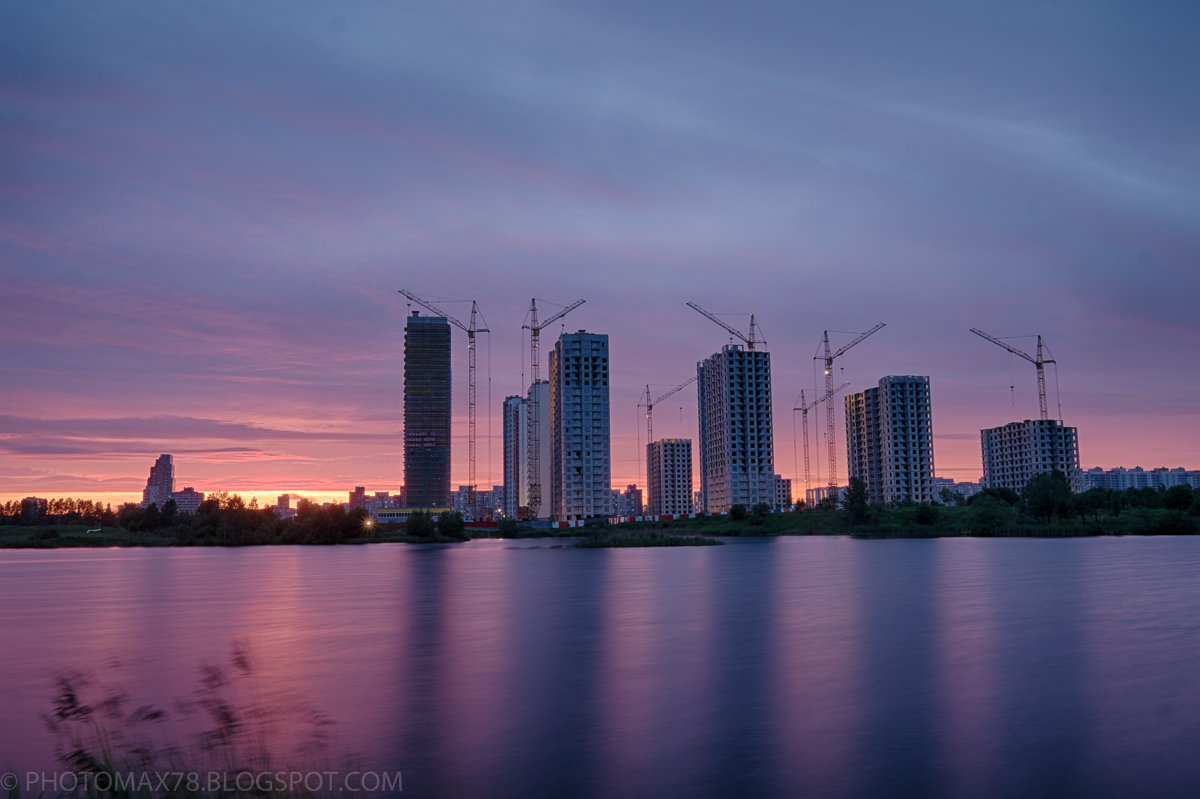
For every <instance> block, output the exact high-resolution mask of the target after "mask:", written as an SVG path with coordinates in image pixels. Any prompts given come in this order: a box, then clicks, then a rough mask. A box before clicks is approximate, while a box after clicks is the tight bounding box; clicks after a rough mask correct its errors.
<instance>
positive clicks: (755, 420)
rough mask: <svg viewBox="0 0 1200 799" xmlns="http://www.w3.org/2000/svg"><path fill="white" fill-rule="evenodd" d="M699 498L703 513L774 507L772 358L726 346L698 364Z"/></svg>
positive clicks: (763, 353)
mask: <svg viewBox="0 0 1200 799" xmlns="http://www.w3.org/2000/svg"><path fill="white" fill-rule="evenodd" d="M696 375H697V380H696V394H697V399H698V405H699V409H698V413H699V425H700V494H701V498H702V502H703V504H704V510H705V512H707V513H728V512H729V509H730V508H731V507H732V506H734V505H745V506H746V507H747V508H751V507H753V506H754V505H756V504H758V503H759V502H766V503H767V504H768V505H771V506H772V507H774V505H775V446H774V426H773V422H772V414H771V354H770V353H769V352H761V351H758V350H747V349H744V348H743V347H741V346H740V345H737V344H727V345H726V346H724V347H722V348H721V351H720V352H718V353H715V354H713V355H712V356H710V357H709V358H707V359H705V360H703V361H700V362H699V363H697V364H696Z"/></svg>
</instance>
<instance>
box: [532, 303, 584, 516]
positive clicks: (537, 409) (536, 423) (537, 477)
mask: <svg viewBox="0 0 1200 799" xmlns="http://www.w3.org/2000/svg"><path fill="white" fill-rule="evenodd" d="M583 303H584V300H582V299H579V300H576V301H575V302H573V303H571V304H570V305H568V306H567V307H566V308H563V309H562V310H561V311H559V312H558V313H556V314H554V316H551V317H550V318H549V319H547V320H546V321H544V322H538V318H537V297H534V298H533V299H531V300H530V301H529V323H528V324H525V325H522V326H521V327H522V329H523V330H528V331H529V374H530V377H531V378H532V380H533V382H532V383H530V388H531V390H530V392H529V416H528V419H529V501H528V505H529V514H530V516H531V517H532V518H534V519H536V518H537V517H538V513H540V512H541V509H542V446H541V441H542V428H541V420H542V409H541V404H542V403H541V399H540V398H539V396H538V388H537V386H538V377H539V369H538V365H539V363H540V361H541V357H540V356H541V350H540V343H539V340H538V339H539V334H540V333H541V332H542V328H544V327H547V326H548V325H551V324H553V323H554V322H557V321H558V320H559V319H561V318H563V317H564V316H566V315H567V314H568V313H569V312H571V311H573V310H575V309H576V308H578V307H579V306H580V305H583Z"/></svg>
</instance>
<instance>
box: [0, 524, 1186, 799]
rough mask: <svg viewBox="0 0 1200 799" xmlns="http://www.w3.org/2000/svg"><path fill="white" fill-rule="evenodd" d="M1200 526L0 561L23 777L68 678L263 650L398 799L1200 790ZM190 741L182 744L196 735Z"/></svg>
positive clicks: (11, 736) (142, 675) (4, 746)
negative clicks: (658, 545)
mask: <svg viewBox="0 0 1200 799" xmlns="http://www.w3.org/2000/svg"><path fill="white" fill-rule="evenodd" d="M1198 576H1200V538H1129V539H1081V540H1022V539H1010V540H995V541H990V540H969V539H968V540H934V541H855V540H849V539H836V538H812V539H804V538H779V539H765V540H733V541H731V542H730V543H729V545H727V546H724V547H699V548H683V549H644V550H636V549H629V550H579V551H576V550H570V549H561V548H553V547H552V546H550V545H549V542H545V541H521V542H499V541H477V542H471V543H468V544H465V545H461V546H453V547H438V546H429V547H419V546H404V545H375V546H368V547H338V548H309V547H275V548H249V549H229V550H222V549H152V550H102V551H78V550H74V551H72V550H61V551H21V552H12V551H10V552H3V553H0V669H2V674H3V682H2V685H0V700H2V701H0V706H2V707H3V708H4V711H3V712H4V718H3V728H2V731H0V736H2V737H0V768H3V769H12V770H17V771H24V770H27V769H40V768H47V767H49V766H51V765H53V754H52V738H51V737H50V735H49V733H48V732H47V731H46V729H45V726H44V724H43V723H42V722H41V721H40V716H41V714H44V713H46V712H48V710H49V708H50V704H51V698H52V695H53V675H54V673H55V672H56V671H60V670H63V669H72V668H89V669H92V670H93V671H94V672H96V673H98V674H99V675H101V676H103V677H104V679H106V680H112V681H115V682H118V683H120V684H122V685H123V686H125V687H126V688H128V690H130V692H131V693H132V694H133V695H134V696H135V698H136V699H137V700H139V701H151V702H156V703H161V704H164V705H169V704H170V703H171V701H172V699H173V698H178V697H186V696H187V695H189V693H190V692H192V691H193V690H195V688H196V686H197V675H198V668H199V666H200V665H201V664H202V663H205V662H209V663H219V662H224V661H227V656H228V652H229V649H230V645H231V642H233V641H234V640H242V641H245V642H248V643H249V645H250V647H251V649H252V652H253V655H254V658H255V662H256V664H257V670H256V675H255V678H254V679H255V683H256V684H257V685H258V686H259V687H258V689H256V690H259V691H261V692H262V695H267V696H271V697H280V696H282V697H288V698H289V699H288V701H298V700H300V699H304V700H307V702H308V703H310V704H312V705H313V706H315V707H316V708H318V709H319V710H322V711H324V712H326V713H327V714H329V715H330V716H332V717H333V718H335V719H336V721H337V724H336V725H335V730H336V735H337V738H336V741H335V746H336V748H337V749H338V751H346V752H350V753H353V754H354V755H356V756H358V757H359V758H360V760H361V761H362V763H363V765H364V767H368V768H378V769H394V770H399V771H401V772H402V773H403V780H404V792H403V794H402V795H403V796H447V795H453V796H522V797H524V796H535V797H536V796H579V797H589V796H596V797H617V796H620V797H627V796H647V797H662V796H712V797H728V796H735V795H737V796H932V797H937V796H949V797H960V796H961V797H967V796H970V797H1029V796H1047V797H1049V796H1055V797H1058V796H1088V797H1110V796H1111V797H1124V796H1134V795H1137V796H1191V795H1196V794H1197V793H1200V757H1198V756H1197V754H1196V749H1197V746H1200V585H1198ZM176 734H180V735H182V734H184V733H182V732H179V731H178V730H177V731H176Z"/></svg>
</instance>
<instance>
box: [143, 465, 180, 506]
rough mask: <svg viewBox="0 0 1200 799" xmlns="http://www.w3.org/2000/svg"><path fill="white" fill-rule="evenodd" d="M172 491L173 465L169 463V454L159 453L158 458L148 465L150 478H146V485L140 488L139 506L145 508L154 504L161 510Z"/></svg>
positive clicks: (173, 490)
mask: <svg viewBox="0 0 1200 799" xmlns="http://www.w3.org/2000/svg"><path fill="white" fill-rule="evenodd" d="M174 493H175V466H174V465H173V464H172V463H171V456H170V455H166V454H163V455H159V456H158V460H156V461H155V462H154V465H153V466H151V467H150V478H149V479H148V480H146V487H145V488H144V489H142V502H141V506H142V507H143V508H146V507H149V506H150V505H151V504H154V505H157V506H158V509H159V510H162V507H163V505H166V504H167V500H169V499H170V498H171V495H172V494H174Z"/></svg>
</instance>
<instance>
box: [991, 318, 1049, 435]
mask: <svg viewBox="0 0 1200 799" xmlns="http://www.w3.org/2000/svg"><path fill="white" fill-rule="evenodd" d="M971 332H972V333H974V334H975V335H977V336H979V337H980V338H985V339H987V340H988V341H990V342H992V343H993V344H995V345H996V346H998V347H1003V348H1004V349H1006V350H1008V351H1009V352H1011V353H1012V354H1013V355H1017V356H1020V357H1021V358H1024V359H1025V360H1027V361H1029V362H1030V363H1031V364H1033V365H1034V366H1035V367H1037V385H1038V408H1039V409H1040V410H1041V412H1042V419H1049V418H1050V411H1049V409H1048V408H1047V407H1046V370H1045V368H1044V367H1045V365H1046V364H1048V363H1053V364H1054V365H1055V366H1056V367H1057V366H1058V364H1057V362H1055V360H1054V359H1053V358H1043V357H1042V355H1043V345H1042V337H1041V336H1040V335H1039V336H1038V337H1037V357H1036V358H1034V357H1033V356H1032V355H1030V354H1028V353H1026V352H1022V351H1021V350H1019V349H1017V348H1016V347H1014V346H1012V345H1011V344H1009V343H1008V342H1007V341H1004V340H1003V339H999V338H996V337H995V336H992V335H988V334H987V333H984V332H983V331H982V330H980V329H978V328H975V327H973V328H971Z"/></svg>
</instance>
